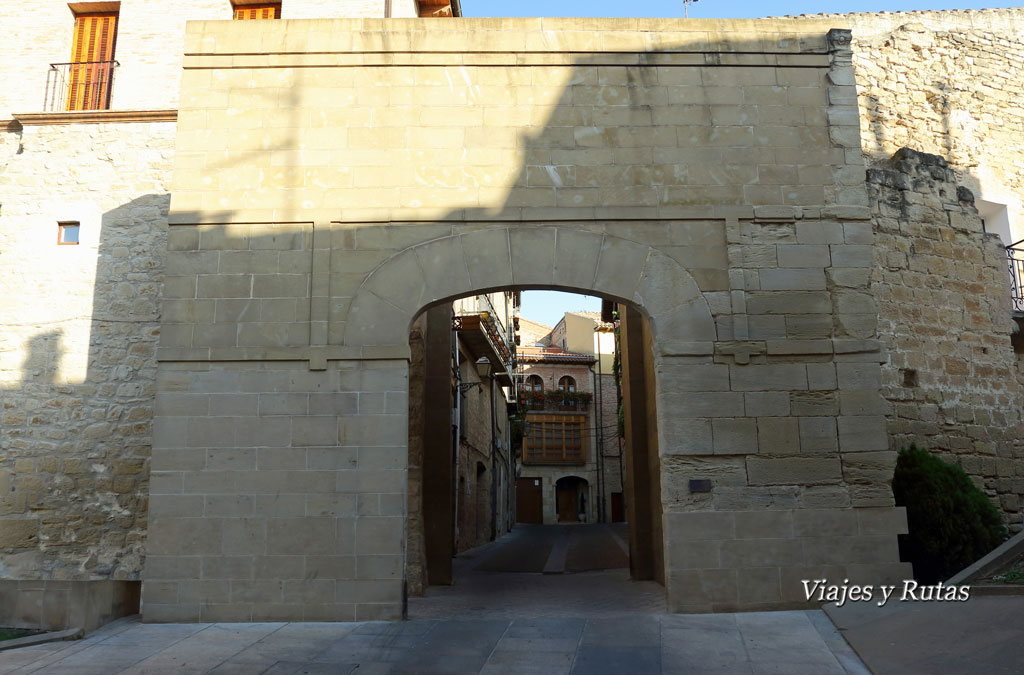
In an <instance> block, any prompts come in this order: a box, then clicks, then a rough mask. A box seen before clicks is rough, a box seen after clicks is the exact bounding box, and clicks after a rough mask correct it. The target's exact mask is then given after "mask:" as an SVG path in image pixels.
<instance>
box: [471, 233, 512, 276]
mask: <svg viewBox="0 0 1024 675" xmlns="http://www.w3.org/2000/svg"><path fill="white" fill-rule="evenodd" d="M460 236H461V237H462V251H463V255H464V256H465V260H466V269H467V271H468V273H469V281H470V284H472V286H473V288H496V287H500V286H511V285H512V261H511V259H510V256H509V248H508V228H504V227H502V228H495V229H491V230H480V231H477V232H469V233H467V234H463V235H460Z"/></svg>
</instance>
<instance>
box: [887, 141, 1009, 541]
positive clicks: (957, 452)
mask: <svg viewBox="0 0 1024 675" xmlns="http://www.w3.org/2000/svg"><path fill="white" fill-rule="evenodd" d="M868 194H869V196H870V198H871V202H872V209H873V211H874V214H875V221H874V222H875V238H876V242H875V250H874V251H875V252H874V257H875V267H874V270H873V271H872V284H871V288H872V293H873V295H874V296H875V298H876V299H877V302H878V312H879V333H880V334H881V335H882V336H883V338H884V339H885V341H886V344H887V346H888V349H889V360H888V362H887V363H886V364H885V366H884V367H883V368H882V381H881V384H882V393H883V395H884V396H885V398H886V399H888V401H889V403H890V405H891V408H890V410H889V424H888V431H889V434H890V444H891V446H892V447H893V448H894V449H898V448H900V447H906V446H908V445H910V444H911V443H917V444H918V445H920V446H922V447H925V448H927V449H929V450H931V451H932V452H935V453H936V454H938V455H939V456H941V457H942V458H943V459H946V460H947V461H952V462H954V463H956V464H958V465H959V466H961V467H962V468H963V469H964V471H966V472H967V473H968V474H969V475H970V476H971V477H972V478H973V479H974V480H975V482H976V483H977V484H978V485H979V486H980V487H982V488H984V489H985V491H986V492H987V493H988V494H989V495H990V496H991V497H992V498H993V501H994V502H995V503H996V504H997V505H998V506H1000V507H1001V509H1002V512H1003V515H1004V518H1005V519H1006V520H1007V522H1008V524H1009V525H1010V529H1011V531H1012V532H1017V531H1019V530H1020V528H1021V522H1020V521H1021V513H1020V512H1021V504H1020V499H1021V495H1022V494H1024V446H1022V444H1021V438H1022V435H1024V434H1022V432H1024V426H1022V424H1021V409H1022V405H1024V389H1022V388H1021V385H1020V383H1019V382H1018V380H1017V357H1016V354H1014V351H1013V348H1012V346H1011V344H1010V336H1011V333H1012V332H1013V328H1014V325H1013V322H1012V320H1011V319H1010V303H1009V301H1008V291H1007V271H1006V257H1005V253H1004V251H1003V248H1002V246H1001V244H1000V242H999V238H998V236H997V235H995V234H986V233H985V232H984V230H983V227H982V222H981V219H980V218H979V217H978V212H977V209H976V208H975V207H974V197H973V195H972V194H971V192H970V190H967V189H965V188H963V187H960V186H958V184H957V176H956V174H955V172H954V171H953V169H951V168H950V167H949V164H948V163H947V162H946V160H945V159H944V158H942V157H939V156H937V155H927V154H922V153H918V152H915V151H913V150H901V151H899V152H898V153H896V155H895V156H894V157H893V158H892V159H891V160H890V161H889V162H887V163H885V164H883V165H881V167H880V168H878V169H872V170H869V171H868Z"/></svg>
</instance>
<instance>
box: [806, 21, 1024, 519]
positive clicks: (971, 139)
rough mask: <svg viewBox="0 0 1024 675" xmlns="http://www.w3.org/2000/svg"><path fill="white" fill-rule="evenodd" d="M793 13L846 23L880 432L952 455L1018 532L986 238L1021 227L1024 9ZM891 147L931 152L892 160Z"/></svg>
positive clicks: (1004, 276) (997, 297)
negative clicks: (863, 168) (869, 217)
mask: <svg viewBox="0 0 1024 675" xmlns="http://www.w3.org/2000/svg"><path fill="white" fill-rule="evenodd" d="M791 20H793V21H794V22H800V23H806V22H807V21H815V22H820V23H821V25H826V24H827V25H834V24H837V23H838V24H841V25H844V26H847V27H849V28H850V29H851V31H852V34H853V52H854V58H853V64H854V69H855V71H856V74H857V92H858V106H859V108H860V127H861V144H862V150H863V152H864V157H865V163H866V164H867V166H868V167H878V168H880V169H881V170H882V171H881V172H877V173H876V172H869V191H868V192H869V198H870V200H871V207H872V209H873V211H874V213H875V216H874V223H875V236H876V241H875V254H874V255H875V267H874V270H873V272H872V289H873V293H874V295H875V297H876V299H877V301H878V303H879V312H880V316H879V320H880V329H879V333H880V335H881V336H882V337H883V338H884V339H885V341H886V344H887V347H888V350H889V354H890V359H889V360H888V361H887V362H886V363H885V364H884V365H883V368H882V378H883V393H884V395H885V397H886V399H887V400H888V401H889V402H890V408H889V409H890V412H889V413H888V418H889V423H888V430H889V433H890V444H891V446H892V447H893V448H894V449H899V448H900V447H906V446H907V445H909V444H910V443H917V444H918V445H921V446H923V447H926V448H928V449H929V450H931V451H933V452H937V453H939V454H940V455H943V456H944V458H945V459H947V460H950V461H953V462H955V463H956V464H958V465H959V466H961V467H962V468H963V469H964V470H965V471H966V472H967V473H968V474H969V475H970V476H972V477H973V478H974V479H975V481H976V482H978V484H979V485H981V486H982V487H984V488H985V490H986V491H987V492H988V494H989V495H990V496H991V497H992V498H993V502H994V503H995V504H996V505H997V506H998V507H1000V509H1001V510H1002V512H1003V515H1004V518H1005V519H1006V521H1007V523H1008V525H1009V526H1010V528H1011V531H1018V530H1019V529H1020V527H1021V514H1020V498H1021V495H1022V494H1024V455H1022V454H1021V450H1019V449H1018V448H1017V447H1016V446H1017V445H1019V443H1018V442H1017V439H1018V438H1019V437H1020V431H1021V429H1020V426H1019V424H1020V411H1021V408H1022V405H1024V392H1022V390H1021V387H1020V384H1019V382H1018V378H1019V376H1020V375H1019V369H1018V367H1017V357H1016V355H1015V354H1014V352H1013V348H1012V346H1011V344H1010V336H1011V334H1012V333H1013V332H1015V330H1016V328H1015V326H1014V324H1013V322H1012V320H1011V317H1010V310H1011V308H1012V305H1011V302H1010V290H1009V288H1010V287H1009V275H1008V272H1007V264H1006V258H1005V253H1004V252H1003V251H1002V249H1001V248H1000V244H1010V243H1013V242H1016V241H1017V240H1019V239H1021V238H1024V229H1022V228H1024V202H1022V198H1021V195H1022V194H1024V111H1022V110H1021V108H1020V106H1019V105H1017V102H1018V98H1019V92H1020V91H1021V89H1022V88H1024V37H1022V36H1024V10H1021V9H1019V8H1018V9H1004V10H983V11H963V12H960V11H952V12H906V13H885V12H884V13H881V14H846V15H824V16H814V17H800V18H793V19H791ZM901 148H909V149H911V150H913V151H917V152H919V153H927V154H929V155H933V156H935V157H939V158H941V161H936V160H935V158H934V157H932V158H925V159H924V160H923V161H924V162H925V163H924V164H923V165H920V164H919V162H920V161H922V160H921V158H920V157H918V156H915V155H914V154H913V153H910V154H906V155H901V157H900V160H899V161H892V160H891V157H892V156H893V154H894V153H897V152H898V151H899V150H900V149H901ZM958 186H963V187H966V188H968V190H969V192H970V194H967V193H962V192H961V193H958V191H957V187H958ZM961 198H963V200H961ZM985 232H988V233H990V236H986V235H985Z"/></svg>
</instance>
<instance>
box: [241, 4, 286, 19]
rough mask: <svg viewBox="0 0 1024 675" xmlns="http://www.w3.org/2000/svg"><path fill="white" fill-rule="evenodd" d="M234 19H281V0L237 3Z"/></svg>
mask: <svg viewBox="0 0 1024 675" xmlns="http://www.w3.org/2000/svg"><path fill="white" fill-rule="evenodd" d="M234 7H235V15H234V17H233V18H234V19H235V20H236V21H244V20H248V19H280V18H281V3H280V2H261V3H259V4H255V5H241V4H239V5H235V6H234Z"/></svg>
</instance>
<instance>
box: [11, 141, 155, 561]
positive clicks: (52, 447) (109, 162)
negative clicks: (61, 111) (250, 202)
mask: <svg viewBox="0 0 1024 675" xmlns="http://www.w3.org/2000/svg"><path fill="white" fill-rule="evenodd" d="M174 131H175V130H174V123H173V122H169V123H168V122H164V123H130V124H91V125H82V126H71V125H53V126H51V125H41V126H34V125H33V126H25V127H24V128H22V129H20V130H18V131H17V132H9V133H7V134H5V136H7V137H8V138H9V139H10V140H11V141H12V145H16V146H17V147H18V150H17V151H16V152H15V154H12V155H11V156H10V157H9V161H8V163H7V166H6V167H5V168H4V170H3V172H2V173H0V194H2V195H3V198H2V200H3V203H2V209H3V210H2V212H0V261H2V264H0V316H2V317H3V320H2V324H3V326H2V331H0V406H2V412H0V414H2V418H0V421H2V427H0V429H2V433H0V551H2V553H3V557H2V566H0V577H5V578H16V579H38V578H52V579H81V578H116V579H138V578H139V575H140V573H141V570H142V561H143V557H144V552H143V542H144V539H145V533H146V523H147V521H146V517H147V507H148V497H149V486H148V479H149V456H150V446H151V442H152V418H153V395H154V390H155V378H156V343H157V339H158V335H159V321H160V314H159V308H160V297H161V294H162V282H163V271H164V257H165V251H166V238H167V209H168V203H169V195H168V192H169V189H170V185H169V183H170V173H171V172H170V166H171V160H172V156H173V148H174ZM58 221H78V222H80V223H81V228H80V238H81V241H80V243H79V245H77V246H59V245H58V244H57V223H58Z"/></svg>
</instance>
